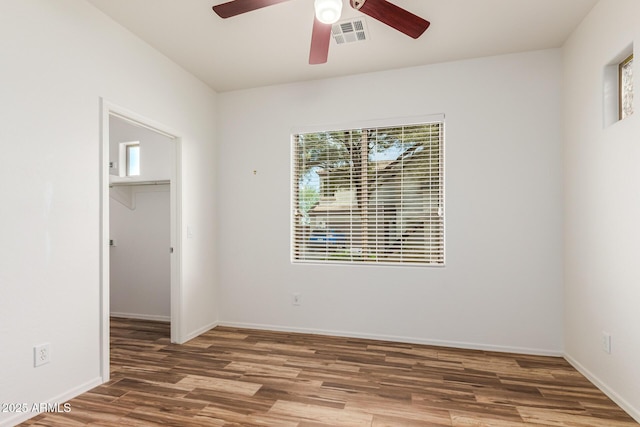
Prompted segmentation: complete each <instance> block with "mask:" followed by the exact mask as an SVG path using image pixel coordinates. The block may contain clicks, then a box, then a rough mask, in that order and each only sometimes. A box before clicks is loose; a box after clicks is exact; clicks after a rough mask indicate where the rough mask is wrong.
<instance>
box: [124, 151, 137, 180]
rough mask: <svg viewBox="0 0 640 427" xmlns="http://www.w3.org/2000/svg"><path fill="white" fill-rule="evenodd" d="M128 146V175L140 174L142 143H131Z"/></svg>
mask: <svg viewBox="0 0 640 427" xmlns="http://www.w3.org/2000/svg"><path fill="white" fill-rule="evenodd" d="M126 147H127V176H138V175H140V144H129V145H127V146H126Z"/></svg>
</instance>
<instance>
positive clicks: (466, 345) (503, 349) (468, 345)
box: [218, 321, 564, 357]
mask: <svg viewBox="0 0 640 427" xmlns="http://www.w3.org/2000/svg"><path fill="white" fill-rule="evenodd" d="M218 325H219V326H229V327H234V328H244V329H259V330H268V331H279V332H295V333H302V334H313V335H329V336H336V337H347V338H364V339H372V340H382V341H391V342H400V343H409V344H421V345H432V346H436V347H453V348H463V349H467V350H483V351H495V352H499V353H518V354H529V355H535V356H553V357H563V356H564V353H563V352H562V351H558V350H548V349H538V348H528V347H509V346H500V345H489V344H481V343H473V342H460V341H444V340H428V339H424V338H415V337H405V336H396V335H378V334H368V333H358V332H344V331H333V330H322V329H310V328H292V327H288V326H278V325H264V324H256V323H242V322H225V321H220V322H218Z"/></svg>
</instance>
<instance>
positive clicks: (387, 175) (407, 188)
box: [292, 121, 444, 265]
mask: <svg viewBox="0 0 640 427" xmlns="http://www.w3.org/2000/svg"><path fill="white" fill-rule="evenodd" d="M292 140H293V190H292V194H293V203H292V208H293V212H292V221H293V224H292V260H293V262H337V263H340V262H357V263H366V264H369V263H371V264H380V263H389V264H423V265H444V164H443V163H444V157H443V156H444V123H443V121H435V122H430V123H422V124H417V125H401V126H390V127H378V128H363V129H350V130H340V131H325V132H314V133H300V134H295V135H293V138H292Z"/></svg>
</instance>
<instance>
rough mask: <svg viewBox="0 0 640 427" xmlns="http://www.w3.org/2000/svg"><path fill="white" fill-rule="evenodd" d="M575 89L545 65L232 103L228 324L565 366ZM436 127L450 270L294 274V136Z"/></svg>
mask: <svg viewBox="0 0 640 427" xmlns="http://www.w3.org/2000/svg"><path fill="white" fill-rule="evenodd" d="M561 77H562V70H561V52H560V51H559V50H547V51H539V52H531V53H522V54H516V55H509V56H500V57H491V58H483V59H477V60H469V61H461V62H453V63H446V64H440V65H433V66H424V67H417V68H410V69H403V70H397V71H389V72H381V73H372V74H366V75H358V76H352V77H346V78H338V79H331V80H321V81H315V82H310V83H300V84H290V85H281V86H273V87H264V88H258V89H253V90H245V91H236V92H228V93H223V94H220V95H219V98H218V99H219V109H218V128H219V133H218V137H219V138H218V139H219V142H220V144H219V148H218V150H219V151H218V157H219V159H220V161H219V163H218V171H217V173H218V182H219V186H218V192H217V194H218V197H219V199H218V242H217V243H218V252H219V255H218V260H219V261H218V265H219V270H218V273H219V276H218V278H219V286H220V291H219V292H220V299H221V300H222V301H224V305H223V306H221V307H220V320H221V322H222V323H224V324H233V325H240V326H252V327H266V328H274V329H283V330H286V329H291V330H310V331H316V332H318V331H320V332H329V333H333V334H346V335H358V336H375V337H383V338H390V339H400V340H409V341H417V342H432V343H440V344H451V345H456V346H462V347H474V348H489V349H498V350H513V351H522V352H532V353H544V354H561V353H562V350H563V346H562V342H563V336H562V307H563V301H562V298H563V292H562V191H561V183H562V174H561V154H562V151H561V146H562V141H561V126H560V123H561V121H560V102H561V97H560V92H561V88H560V84H561ZM436 113H444V114H445V115H446V233H447V239H446V254H447V266H446V267H445V268H417V267H401V268H399V267H395V268H394V267H377V266H336V265H326V266H317V265H292V264H291V262H290V256H289V238H290V223H289V219H290V212H289V207H290V204H291V203H290V187H291V183H290V132H291V130H292V128H294V127H299V126H315V125H324V124H344V123H350V122H354V121H361V120H371V119H383V118H390V117H404V116H415V115H422V114H436ZM254 170H256V174H255V175H254V173H253V171H254ZM293 292H299V293H301V294H302V305H300V306H293V305H292V304H291V294H292V293H293Z"/></svg>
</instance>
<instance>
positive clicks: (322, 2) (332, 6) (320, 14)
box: [314, 0, 342, 24]
mask: <svg viewBox="0 0 640 427" xmlns="http://www.w3.org/2000/svg"><path fill="white" fill-rule="evenodd" d="M314 6H315V9H316V18H317V19H318V21H320V22H322V23H323V24H334V23H336V22H338V20H339V19H340V15H341V14H342V0H315V3H314Z"/></svg>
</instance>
